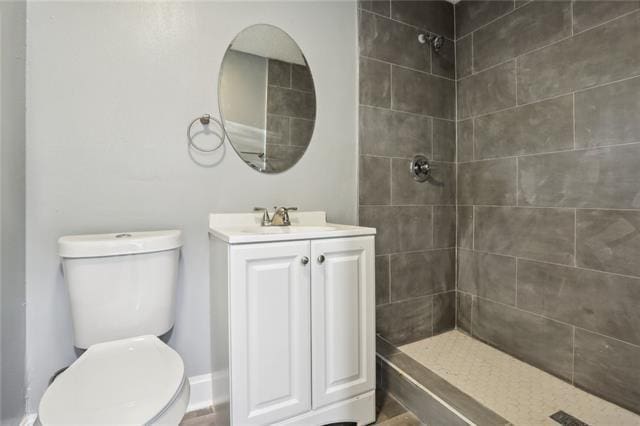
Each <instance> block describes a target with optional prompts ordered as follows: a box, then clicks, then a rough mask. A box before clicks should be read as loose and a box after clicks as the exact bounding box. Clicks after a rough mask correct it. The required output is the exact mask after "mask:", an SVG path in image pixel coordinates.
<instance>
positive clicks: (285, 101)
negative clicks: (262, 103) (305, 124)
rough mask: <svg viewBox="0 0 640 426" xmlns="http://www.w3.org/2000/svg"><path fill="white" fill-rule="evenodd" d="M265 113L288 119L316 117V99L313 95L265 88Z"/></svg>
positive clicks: (311, 118) (280, 88)
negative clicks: (287, 117)
mask: <svg viewBox="0 0 640 426" xmlns="http://www.w3.org/2000/svg"><path fill="white" fill-rule="evenodd" d="M267 113H269V114H278V115H287V116H289V117H298V118H307V119H310V120H313V119H315V117H316V98H315V95H314V94H313V93H309V92H301V91H299V90H291V89H284V88H282V87H276V86H269V87H268V88H267Z"/></svg>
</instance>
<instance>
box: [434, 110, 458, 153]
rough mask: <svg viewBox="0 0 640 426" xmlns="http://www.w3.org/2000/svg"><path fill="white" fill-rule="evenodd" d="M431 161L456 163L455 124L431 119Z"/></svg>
mask: <svg viewBox="0 0 640 426" xmlns="http://www.w3.org/2000/svg"><path fill="white" fill-rule="evenodd" d="M433 160H435V161H448V162H451V163H452V162H455V161H456V122H455V121H450V120H439V119H437V118H434V119H433Z"/></svg>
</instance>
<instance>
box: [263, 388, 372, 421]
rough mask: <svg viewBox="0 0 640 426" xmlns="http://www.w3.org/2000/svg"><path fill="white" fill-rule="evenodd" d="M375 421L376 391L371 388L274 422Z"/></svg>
mask: <svg viewBox="0 0 640 426" xmlns="http://www.w3.org/2000/svg"><path fill="white" fill-rule="evenodd" d="M375 421H376V391H375V390H372V391H369V392H367V393H364V394H362V395H358V396H356V397H354V398H351V399H347V400H344V401H340V402H336V403H335V404H331V405H327V406H325V407H321V408H318V409H316V410H312V411H308V412H306V413H304V414H302V415H300V416H297V417H294V418H291V419H287V420H286V421H284V422H281V423H276V425H283V426H284V425H302V424H304V425H326V424H331V423H337V422H356V423H357V424H358V426H360V425H368V424H371V423H373V422H375Z"/></svg>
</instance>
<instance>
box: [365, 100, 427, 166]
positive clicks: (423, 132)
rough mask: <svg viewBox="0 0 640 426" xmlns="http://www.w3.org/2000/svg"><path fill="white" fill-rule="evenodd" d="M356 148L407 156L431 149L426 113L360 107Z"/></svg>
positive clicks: (371, 152) (425, 152)
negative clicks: (358, 138) (358, 135)
mask: <svg viewBox="0 0 640 426" xmlns="http://www.w3.org/2000/svg"><path fill="white" fill-rule="evenodd" d="M360 152H361V153H362V154H370V155H384V156H389V157H405V158H411V157H413V155H415V154H417V153H424V154H427V155H428V154H429V153H431V119H430V118H429V117H424V116H419V115H415V114H407V113H403V112H396V111H389V110H384V109H380V108H370V107H360Z"/></svg>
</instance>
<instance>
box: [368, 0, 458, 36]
mask: <svg viewBox="0 0 640 426" xmlns="http://www.w3.org/2000/svg"><path fill="white" fill-rule="evenodd" d="M359 9H360V10H361V11H363V12H365V13H368V14H369V15H375V16H378V17H380V18H384V19H388V20H389V21H392V22H397V23H398V24H402V25H404V26H407V27H410V28H413V29H414V30H418V31H423V32H425V33H429V34H437V35H441V36H442V37H444V38H445V39H447V40H448V41H451V42H455V41H456V40H455V34H454V36H453V37H454V38H453V39H451V38H449V37H447V36H445V35H443V34H438V33H436V32H434V31H431V30H428V29H426V28H422V27H418V26H416V25H413V24H410V23H408V22H404V21H401V20H399V19H396V18H393V17H392V10H391V8H390V9H389V16H386V15H382V14H380V13H378V12H373V11H371V10H367V9H362V8H359Z"/></svg>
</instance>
